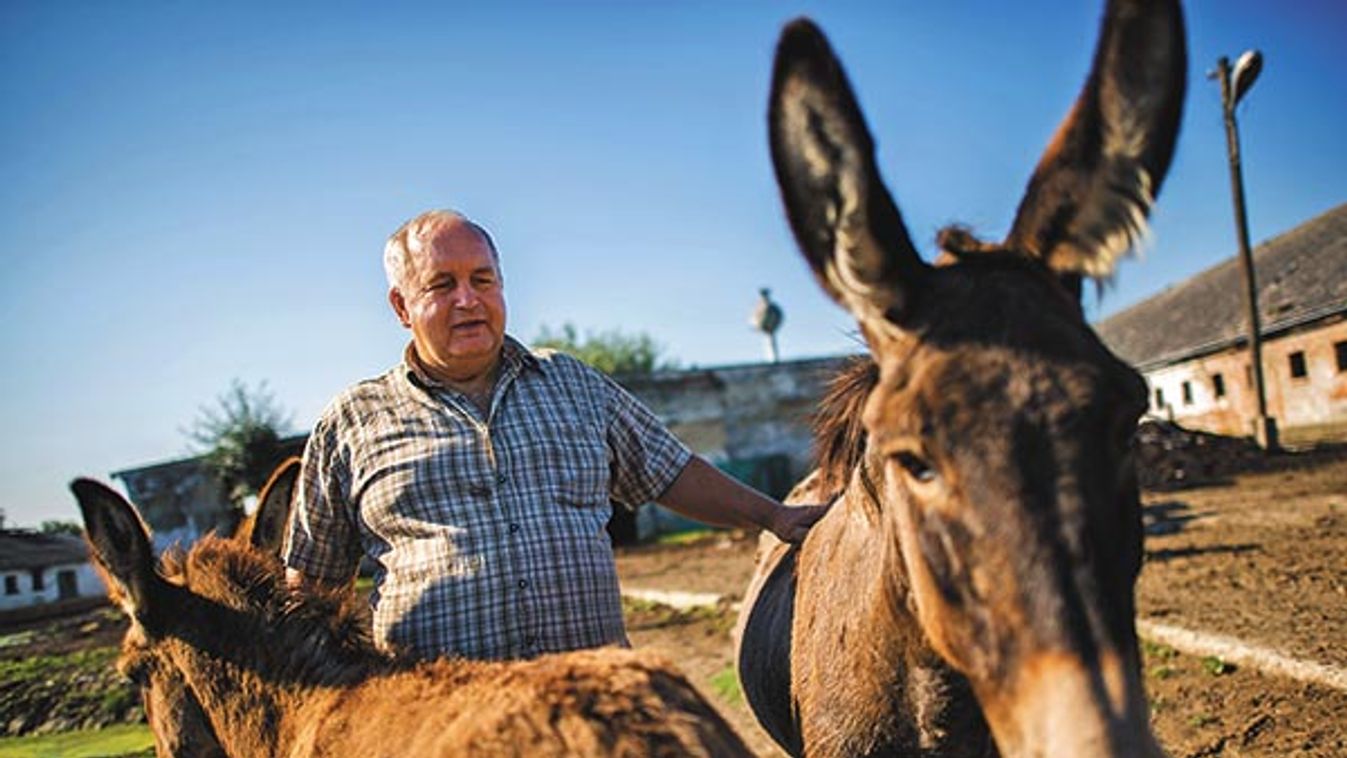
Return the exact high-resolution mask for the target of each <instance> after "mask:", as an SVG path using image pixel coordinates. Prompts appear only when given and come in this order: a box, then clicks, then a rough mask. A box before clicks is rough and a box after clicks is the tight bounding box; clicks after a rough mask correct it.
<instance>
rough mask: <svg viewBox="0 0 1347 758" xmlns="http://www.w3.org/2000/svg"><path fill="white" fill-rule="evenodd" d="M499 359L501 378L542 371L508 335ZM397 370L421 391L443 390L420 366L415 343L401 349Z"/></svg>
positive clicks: (533, 357)
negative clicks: (524, 372) (400, 359)
mask: <svg viewBox="0 0 1347 758" xmlns="http://www.w3.org/2000/svg"><path fill="white" fill-rule="evenodd" d="M500 358H501V376H505V375H506V374H512V375H518V374H519V373H520V372H521V371H523V370H524V369H526V368H527V369H533V370H535V371H538V372H542V370H543V363H542V361H540V360H538V356H536V355H534V354H533V352H532V351H530V350H529V349H528V348H526V347H524V346H523V345H522V344H520V343H519V341H518V340H516V339H515V338H514V337H511V336H510V335H508V334H507V335H505V339H504V341H502V343H501V346H500ZM399 369H400V371H401V373H402V374H403V375H404V376H406V377H407V379H409V380H410V381H411V382H412V384H415V385H416V386H418V387H420V388H422V389H427V390H432V389H445V387H444V384H443V383H441V382H439V381H437V380H436V379H435V378H434V377H432V376H431V375H430V373H429V372H428V371H426V369H425V366H423V365H422V364H421V359H420V358H419V357H417V355H416V343H415V342H410V341H409V342H408V343H407V347H405V348H404V349H403V351H402V365H401V366H399Z"/></svg>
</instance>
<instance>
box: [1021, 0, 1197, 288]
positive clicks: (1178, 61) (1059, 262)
mask: <svg viewBox="0 0 1347 758" xmlns="http://www.w3.org/2000/svg"><path fill="white" fill-rule="evenodd" d="M1187 65H1188V63H1187V53H1186V47H1185V43H1184V28H1183V13H1182V11H1181V10H1180V9H1179V6H1178V2H1177V0H1110V2H1109V4H1108V7H1107V8H1106V9H1105V12H1104V21H1103V26H1102V29H1101V31H1100V35H1099V42H1098V46H1097V48H1096V50H1095V57H1094V64H1093V67H1092V68H1091V71H1090V76H1089V79H1087V80H1086V82H1085V87H1084V88H1083V89H1082V90H1081V93H1080V96H1079V97H1078V98H1077V100H1076V103H1075V105H1074V106H1073V107H1072V109H1071V112H1070V113H1069V114H1068V115H1067V117H1066V119H1065V120H1064V121H1063V122H1062V124H1061V126H1059V127H1058V128H1057V133H1056V134H1055V135H1054V136H1053V139H1052V141H1051V143H1049V145H1048V149H1047V151H1046V152H1045V153H1044V155H1043V157H1042V158H1041V159H1040V160H1039V163H1038V167H1037V169H1036V170H1035V171H1034V175H1033V177H1032V178H1031V179H1030V180H1029V186H1028V189H1027V190H1026V191H1025V195H1024V199H1023V200H1022V201H1020V207H1019V210H1018V212H1017V213H1016V216H1015V223H1014V225H1013V226H1012V227H1011V231H1010V236H1009V237H1008V238H1007V239H1006V246H1007V247H1009V248H1011V249H1015V250H1019V251H1021V252H1023V253H1025V254H1028V255H1031V256H1034V257H1037V258H1039V259H1041V260H1043V261H1044V262H1045V263H1046V264H1047V265H1048V267H1049V268H1051V269H1053V270H1055V271H1057V272H1059V273H1063V274H1076V275H1079V274H1084V275H1088V276H1094V277H1107V276H1109V275H1110V274H1111V273H1112V271H1113V268H1114V266H1115V264H1116V263H1117V260H1118V258H1119V257H1121V256H1122V255H1123V254H1124V253H1126V252H1128V251H1129V250H1130V249H1132V247H1133V246H1134V245H1135V244H1136V243H1137V242H1138V240H1139V238H1140V237H1141V236H1142V235H1143V234H1144V232H1145V226H1146V216H1147V215H1148V214H1149V212H1150V208H1151V204H1152V203H1153V202H1154V200H1155V197H1156V195H1157V194H1159V191H1160V183H1161V182H1162V181H1163V180H1164V177H1165V173H1166V171H1168V170H1169V162H1170V158H1171V157H1172V156H1173V154H1174V143H1175V142H1176V140H1177V138H1178V132H1179V120H1180V117H1181V116H1182V113H1183V97H1184V91H1185V88H1186V85H1187V82H1186V75H1187Z"/></svg>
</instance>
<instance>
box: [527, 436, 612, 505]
mask: <svg viewBox="0 0 1347 758" xmlns="http://www.w3.org/2000/svg"><path fill="white" fill-rule="evenodd" d="M543 448H544V450H545V451H546V454H545V455H544V456H543V457H544V460H545V465H546V466H547V467H548V471H547V472H546V474H547V478H548V479H549V480H550V481H551V482H552V485H553V488H554V490H555V492H556V497H557V500H558V501H559V502H560V503H562V504H563V505H569V506H573V507H580V508H587V507H600V506H601V507H604V508H606V507H608V478H609V468H608V446H607V445H606V444H605V443H604V439H603V434H602V432H601V431H600V430H598V429H596V428H594V427H591V426H589V425H586V424H569V423H568V424H560V425H557V426H554V427H552V428H550V429H548V430H547V433H546V436H545V438H544V441H543Z"/></svg>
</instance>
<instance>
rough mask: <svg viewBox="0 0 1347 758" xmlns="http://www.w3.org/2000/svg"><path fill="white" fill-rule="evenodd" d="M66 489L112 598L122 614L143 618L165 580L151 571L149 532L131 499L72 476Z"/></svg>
mask: <svg viewBox="0 0 1347 758" xmlns="http://www.w3.org/2000/svg"><path fill="white" fill-rule="evenodd" d="M70 490H71V491H72V492H74V493H75V499H76V500H78V501H79V506H80V511H81V512H82V513H83V514H84V531H85V536H86V537H87V538H88V541H89V546H90V548H92V552H93V558H94V562H95V563H97V564H98V567H99V568H100V569H101V570H102V572H103V575H104V576H105V577H106V578H107V579H108V581H109V582H110V583H111V584H112V586H111V587H110V588H109V589H110V590H111V593H112V596H113V599H114V600H116V601H117V602H118V603H119V604H120V605H121V606H122V609H123V610H125V611H126V613H127V615H129V616H131V617H132V618H134V619H137V620H140V621H144V620H145V619H146V618H148V617H149V616H151V615H152V614H153V611H154V605H155V602H156V599H157V598H159V597H160V596H161V595H162V593H161V592H160V590H161V587H162V585H164V584H165V582H164V580H163V579H162V578H160V576H159V575H158V574H157V573H155V570H154V551H153V550H152V549H151V547H150V534H149V530H147V529H146V528H145V524H144V523H143V522H142V521H141V520H140V515H139V514H138V513H136V509H135V508H133V507H132V506H131V504H130V503H128V502H126V500H125V499H124V498H123V497H122V496H121V495H119V494H117V493H116V492H114V491H112V490H111V489H109V488H108V487H106V486H104V485H102V484H99V483H98V482H95V481H93V480H92V479H76V480H75V481H73V482H71V483H70Z"/></svg>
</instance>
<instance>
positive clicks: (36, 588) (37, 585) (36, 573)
mask: <svg viewBox="0 0 1347 758" xmlns="http://www.w3.org/2000/svg"><path fill="white" fill-rule="evenodd" d="M45 589H47V583H46V582H45V581H43V580H42V569H33V592H41V591H42V590H45Z"/></svg>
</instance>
